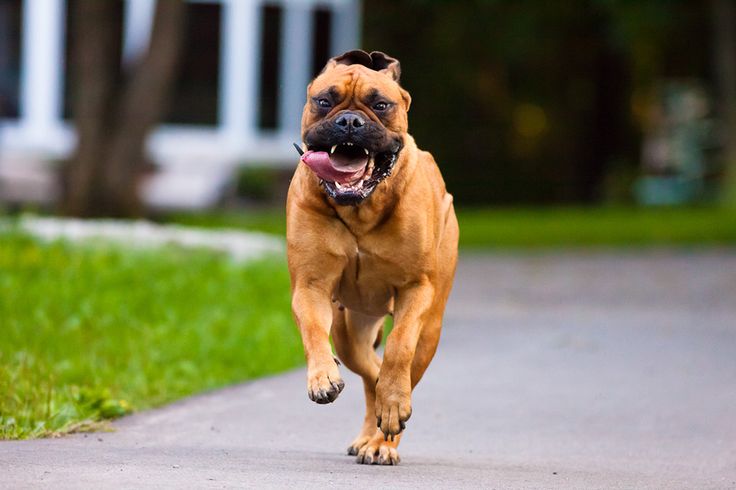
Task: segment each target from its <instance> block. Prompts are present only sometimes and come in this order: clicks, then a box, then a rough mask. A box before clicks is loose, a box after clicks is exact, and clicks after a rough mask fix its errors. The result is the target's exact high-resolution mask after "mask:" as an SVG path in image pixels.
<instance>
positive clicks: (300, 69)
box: [278, 1, 314, 142]
mask: <svg viewBox="0 0 736 490" xmlns="http://www.w3.org/2000/svg"><path fill="white" fill-rule="evenodd" d="M313 24H314V16H313V15H312V8H311V2H296V1H295V2H285V3H284V17H283V24H282V27H281V49H280V54H281V66H280V68H279V80H280V81H281V83H280V87H281V91H280V93H279V104H278V107H279V130H280V131H281V133H282V136H283V137H284V138H288V139H293V140H294V141H295V142H298V141H300V139H299V138H300V135H299V128H300V127H301V119H302V108H303V107H304V103H305V102H306V100H307V84H308V83H309V82H310V78H311V73H310V72H311V67H312V29H313Z"/></svg>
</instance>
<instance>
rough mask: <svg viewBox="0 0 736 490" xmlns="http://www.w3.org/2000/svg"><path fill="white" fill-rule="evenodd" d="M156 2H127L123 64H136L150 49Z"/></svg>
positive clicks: (129, 0)
mask: <svg viewBox="0 0 736 490" xmlns="http://www.w3.org/2000/svg"><path fill="white" fill-rule="evenodd" d="M155 10H156V0H127V1H126V2H125V21H124V24H123V29H124V35H123V64H125V65H129V64H131V63H133V62H135V61H136V60H137V59H138V58H139V57H140V56H141V55H142V54H143V53H145V52H146V50H147V49H148V44H149V41H150V40H151V29H152V27H153V15H154V13H155Z"/></svg>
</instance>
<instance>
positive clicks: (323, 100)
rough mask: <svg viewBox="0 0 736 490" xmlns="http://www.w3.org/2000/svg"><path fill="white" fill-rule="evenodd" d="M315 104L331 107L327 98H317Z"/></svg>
mask: <svg viewBox="0 0 736 490" xmlns="http://www.w3.org/2000/svg"><path fill="white" fill-rule="evenodd" d="M317 105H318V106H320V107H323V108H325V109H329V108H330V107H332V104H330V101H329V100H327V99H317Z"/></svg>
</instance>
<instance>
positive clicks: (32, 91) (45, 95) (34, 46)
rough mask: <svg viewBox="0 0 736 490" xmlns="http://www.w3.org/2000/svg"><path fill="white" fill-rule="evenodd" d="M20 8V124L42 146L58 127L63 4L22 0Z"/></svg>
mask: <svg viewBox="0 0 736 490" xmlns="http://www.w3.org/2000/svg"><path fill="white" fill-rule="evenodd" d="M23 7H24V9H23V49H22V66H21V84H20V86H21V96H20V117H21V125H22V127H23V131H24V133H25V135H26V137H27V138H28V139H29V140H30V141H33V142H34V143H36V144H39V145H44V143H46V142H47V141H48V139H49V138H50V137H51V134H50V133H52V132H54V131H55V130H58V129H59V127H60V125H61V101H62V79H61V78H62V69H63V67H64V57H63V56H64V55H63V49H62V48H63V46H64V19H65V17H64V15H65V12H64V11H65V9H64V1H63V0H24V4H23Z"/></svg>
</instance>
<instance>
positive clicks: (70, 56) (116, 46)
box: [62, 0, 123, 119]
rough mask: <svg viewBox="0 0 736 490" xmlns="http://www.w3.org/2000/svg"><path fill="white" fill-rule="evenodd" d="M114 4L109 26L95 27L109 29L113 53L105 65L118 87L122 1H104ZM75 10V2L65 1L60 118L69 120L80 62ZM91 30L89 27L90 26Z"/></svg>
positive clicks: (75, 0)
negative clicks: (62, 96) (62, 85)
mask: <svg viewBox="0 0 736 490" xmlns="http://www.w3.org/2000/svg"><path fill="white" fill-rule="evenodd" d="M105 1H110V2H111V3H114V4H115V7H114V8H115V11H114V13H113V15H112V16H111V18H109V25H107V23H106V25H104V26H96V27H97V28H100V29H109V30H110V33H111V34H112V35H111V37H110V38H108V39H109V40H110V42H112V43H113V45H112V46H111V48H110V49H111V52H113V53H115V57H114V59H113V60H110V63H109V64H107V68H106V69H110V70H115V73H113V76H114V77H115V81H116V82H117V84H118V85H120V84H122V82H123V72H122V68H121V62H122V57H123V1H122V0H105ZM76 8H77V0H67V2H66V23H65V27H64V35H65V42H64V57H65V60H66V63H65V64H64V105H63V108H62V117H63V118H64V119H71V118H72V116H73V111H74V104H75V97H76V96H77V91H78V89H79V87H78V84H77V83H76V80H75V78H76V77H75V73H76V71H77V70H78V63H81V62H82V59H81V58H80V57H79V53H78V48H77V35H78V34H79V33H78V32H77V30H78V26H77V22H76V18H75V17H76V16H75V10H76ZM90 28H91V26H90Z"/></svg>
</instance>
